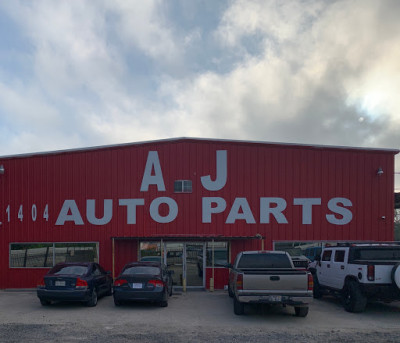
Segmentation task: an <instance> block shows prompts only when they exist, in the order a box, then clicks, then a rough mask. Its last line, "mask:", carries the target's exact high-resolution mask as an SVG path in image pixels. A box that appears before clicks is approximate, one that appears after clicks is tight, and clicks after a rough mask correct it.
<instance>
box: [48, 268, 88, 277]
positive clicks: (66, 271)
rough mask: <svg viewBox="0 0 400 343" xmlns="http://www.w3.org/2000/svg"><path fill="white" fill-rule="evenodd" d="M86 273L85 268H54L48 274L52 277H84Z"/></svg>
mask: <svg viewBox="0 0 400 343" xmlns="http://www.w3.org/2000/svg"><path fill="white" fill-rule="evenodd" d="M87 271H88V267H87V266H55V267H54V268H53V269H52V270H51V271H50V273H49V274H54V275H61V274H62V275H85V274H86V273H87Z"/></svg>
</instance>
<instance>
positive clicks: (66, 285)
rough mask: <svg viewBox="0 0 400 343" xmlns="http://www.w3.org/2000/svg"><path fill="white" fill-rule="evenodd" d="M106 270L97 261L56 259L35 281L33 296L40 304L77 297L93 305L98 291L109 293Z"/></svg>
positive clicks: (100, 293)
mask: <svg viewBox="0 0 400 343" xmlns="http://www.w3.org/2000/svg"><path fill="white" fill-rule="evenodd" d="M110 274H111V273H110V272H105V271H104V269H103V268H102V267H101V266H100V265H99V264H97V263H92V262H82V263H76V262H74V263H69V262H65V263H59V264H57V265H55V266H54V267H53V268H52V269H50V270H49V272H48V273H47V274H46V275H45V276H44V277H43V279H42V280H41V281H40V282H39V284H38V285H37V296H38V298H39V299H40V303H41V304H42V305H43V306H46V305H49V304H50V303H51V302H52V301H80V302H83V303H85V304H86V305H87V306H96V305H97V299H98V298H99V297H100V296H102V295H111V294H112V277H111V275H110Z"/></svg>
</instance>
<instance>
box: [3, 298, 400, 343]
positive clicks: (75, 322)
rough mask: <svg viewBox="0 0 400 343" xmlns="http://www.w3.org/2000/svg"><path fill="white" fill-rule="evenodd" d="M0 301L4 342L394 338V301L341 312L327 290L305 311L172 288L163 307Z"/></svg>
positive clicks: (106, 301)
mask: <svg viewBox="0 0 400 343" xmlns="http://www.w3.org/2000/svg"><path fill="white" fill-rule="evenodd" d="M0 306H1V309H2V310H1V311H0V340H1V341H7V342H13V341H15V342H17V341H18V342H20V341H24V342H34V341H36V339H37V338H40V339H41V341H42V342H47V341H49V342H50V341H52V337H53V339H54V335H59V336H60V337H61V339H60V341H64V342H65V341H71V342H72V341H77V340H80V339H86V340H89V341H98V342H102V341H103V340H104V341H107V340H109V339H110V338H111V339H113V340H114V342H125V341H126V342H128V341H138V342H139V341H149V342H150V341H160V342H164V341H165V342H169V341H176V342H183V341H187V340H192V341H199V342H200V341H203V340H217V341H218V340H219V341H225V339H226V340H228V339H229V340H230V341H243V339H244V340H245V341H254V342H257V341H259V340H260V339H261V338H262V339H265V338H267V337H269V339H270V341H272V342H274V341H276V342H284V341H288V340H290V339H292V338H293V339H294V338H295V337H296V341H297V342H303V341H304V342H306V341H308V342H309V341H310V337H311V338H312V337H314V341H316V342H318V341H326V342H334V341H337V340H338V339H339V338H340V339H341V340H342V341H347V340H348V341H352V342H358V341H360V342H361V341H362V342H376V341H382V342H383V341H385V342H396V341H399V338H400V304H399V303H392V304H382V303H374V304H370V305H369V306H368V307H367V310H366V311H365V312H363V313H359V314H354V313H348V312H345V311H344V309H343V307H342V306H341V303H340V301H339V300H338V299H336V298H333V297H326V298H324V299H321V300H315V301H314V303H313V304H312V305H311V307H310V312H309V315H308V316H307V317H306V318H298V317H295V316H294V310H293V308H291V307H287V308H281V307H252V306H249V307H247V308H246V310H245V311H246V312H245V313H246V314H245V315H244V316H236V315H234V314H233V304H232V299H231V298H229V297H228V295H227V293H226V292H221V291H220V292H213V293H211V292H204V291H203V292H188V293H180V294H174V295H173V296H172V298H171V299H170V301H169V306H168V307H167V308H160V307H158V306H157V305H152V304H128V305H125V306H121V307H115V306H114V304H113V301H112V297H105V298H102V299H100V300H99V302H98V305H97V306H96V307H93V308H89V307H85V306H83V305H80V304H69V303H60V304H54V305H51V306H48V307H42V306H41V305H40V303H39V300H38V299H37V297H36V293H35V292H29V291H26V292H10V291H0ZM52 335H53V336H52ZM1 337H3V338H1ZM4 337H7V340H5V339H4ZM34 338H35V339H34ZM106 338H107V339H106ZM334 338H336V339H334Z"/></svg>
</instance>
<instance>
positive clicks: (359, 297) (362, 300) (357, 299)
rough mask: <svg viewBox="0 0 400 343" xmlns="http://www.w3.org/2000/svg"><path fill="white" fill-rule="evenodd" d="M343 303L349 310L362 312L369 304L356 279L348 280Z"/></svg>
mask: <svg viewBox="0 0 400 343" xmlns="http://www.w3.org/2000/svg"><path fill="white" fill-rule="evenodd" d="M343 305H344V309H345V310H346V311H347V312H362V311H364V309H365V306H367V298H366V297H365V296H364V295H363V294H362V293H361V290H360V287H359V285H358V283H357V282H356V281H353V280H350V281H347V282H346V284H345V286H344V291H343Z"/></svg>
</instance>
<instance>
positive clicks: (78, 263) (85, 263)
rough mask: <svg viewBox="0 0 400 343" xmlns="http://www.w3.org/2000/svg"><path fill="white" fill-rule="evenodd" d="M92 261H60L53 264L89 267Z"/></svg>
mask: <svg viewBox="0 0 400 343" xmlns="http://www.w3.org/2000/svg"><path fill="white" fill-rule="evenodd" d="M93 263H94V262H60V263H57V264H56V265H55V267H56V266H85V267H89V266H90V265H92V264H93Z"/></svg>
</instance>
